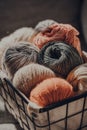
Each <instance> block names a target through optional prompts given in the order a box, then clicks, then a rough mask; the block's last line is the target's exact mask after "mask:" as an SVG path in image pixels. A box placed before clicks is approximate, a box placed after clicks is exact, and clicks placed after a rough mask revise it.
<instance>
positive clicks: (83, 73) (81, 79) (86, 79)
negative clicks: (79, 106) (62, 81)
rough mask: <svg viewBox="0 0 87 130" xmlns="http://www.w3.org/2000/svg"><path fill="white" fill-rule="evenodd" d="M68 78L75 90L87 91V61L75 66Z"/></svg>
mask: <svg viewBox="0 0 87 130" xmlns="http://www.w3.org/2000/svg"><path fill="white" fill-rule="evenodd" d="M66 80H67V81H68V82H69V83H70V84H71V85H72V86H73V90H74V91H76V92H84V91H87V63H85V64H82V65H79V66H77V67H75V68H74V69H73V70H72V71H71V72H70V73H69V74H68V76H67V78H66Z"/></svg>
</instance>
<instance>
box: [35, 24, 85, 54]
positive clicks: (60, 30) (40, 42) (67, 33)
mask: <svg viewBox="0 0 87 130" xmlns="http://www.w3.org/2000/svg"><path fill="white" fill-rule="evenodd" d="M78 35H79V32H78V31H77V30H76V29H75V28H74V27H73V26H71V25H69V24H60V23H54V24H52V25H50V26H49V27H47V28H46V29H44V30H43V31H41V32H39V33H38V34H37V35H36V36H35V37H34V38H33V43H34V44H35V45H36V46H38V47H39V48H42V47H43V46H44V45H45V44H47V43H48V42H51V41H63V42H67V43H68V44H70V45H72V46H73V47H75V48H76V49H77V50H78V52H79V54H80V56H81V55H82V52H81V45H80V40H79V38H78V37H77V36H78Z"/></svg>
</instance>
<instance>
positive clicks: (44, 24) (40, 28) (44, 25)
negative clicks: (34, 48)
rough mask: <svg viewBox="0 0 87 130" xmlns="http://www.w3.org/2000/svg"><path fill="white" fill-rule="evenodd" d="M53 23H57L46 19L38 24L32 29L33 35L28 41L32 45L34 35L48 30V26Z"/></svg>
mask: <svg viewBox="0 0 87 130" xmlns="http://www.w3.org/2000/svg"><path fill="white" fill-rule="evenodd" d="M54 23H57V22H56V21H54V20H52V19H46V20H43V21H40V22H38V24H37V25H36V26H35V28H34V33H33V35H32V37H31V38H30V41H31V42H32V43H33V39H34V37H36V35H37V34H38V33H39V32H42V31H44V30H45V29H46V28H48V27H49V26H50V25H52V24H54Z"/></svg>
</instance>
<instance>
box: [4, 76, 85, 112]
mask: <svg viewBox="0 0 87 130" xmlns="http://www.w3.org/2000/svg"><path fill="white" fill-rule="evenodd" d="M4 81H5V82H6V83H7V84H8V86H9V87H11V88H12V89H13V90H14V91H16V93H17V94H18V95H19V96H20V97H21V98H22V99H23V100H24V102H25V103H26V104H27V105H30V102H31V101H30V100H29V99H28V98H27V97H26V96H25V95H24V94H23V93H22V92H20V91H19V90H18V89H17V88H16V87H14V86H13V84H12V82H11V81H10V80H9V79H7V78H4ZM86 97H87V91H85V92H82V93H81V94H78V95H75V96H73V97H70V98H67V99H64V100H62V101H58V102H56V103H53V104H51V105H48V106H46V107H43V108H36V109H37V112H39V113H43V112H46V111H49V110H51V109H54V108H57V107H60V106H63V105H66V104H68V103H71V102H73V101H76V100H79V99H81V98H86ZM31 107H32V108H33V106H31Z"/></svg>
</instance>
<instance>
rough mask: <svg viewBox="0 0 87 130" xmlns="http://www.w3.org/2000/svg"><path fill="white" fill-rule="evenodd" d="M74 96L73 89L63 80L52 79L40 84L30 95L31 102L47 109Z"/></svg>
mask: <svg viewBox="0 0 87 130" xmlns="http://www.w3.org/2000/svg"><path fill="white" fill-rule="evenodd" d="M72 95H73V87H72V86H71V85H70V84H69V83H68V82H67V81H66V80H64V79H62V78H56V77H55V78H50V79H46V80H44V81H42V82H41V83H40V84H38V85H37V86H36V87H35V88H34V89H33V90H32V91H31V93H30V97H29V98H30V101H32V102H34V103H36V104H37V105H39V106H42V107H45V106H47V105H50V104H52V103H56V102H58V101H62V100H63V99H66V98H69V97H70V96H72Z"/></svg>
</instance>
